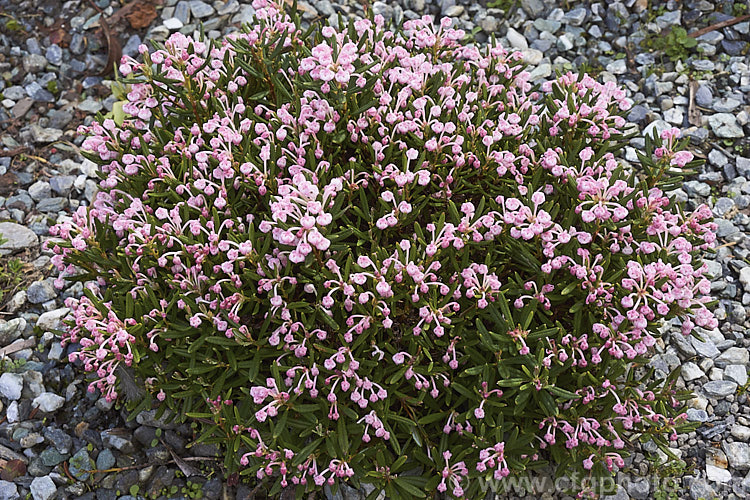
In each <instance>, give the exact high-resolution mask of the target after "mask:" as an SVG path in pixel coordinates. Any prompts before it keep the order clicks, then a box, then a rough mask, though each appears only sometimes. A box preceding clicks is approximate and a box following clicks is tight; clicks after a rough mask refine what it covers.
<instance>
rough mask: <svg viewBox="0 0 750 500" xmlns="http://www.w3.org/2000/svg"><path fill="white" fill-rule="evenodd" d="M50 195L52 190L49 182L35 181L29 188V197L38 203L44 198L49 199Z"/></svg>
mask: <svg viewBox="0 0 750 500" xmlns="http://www.w3.org/2000/svg"><path fill="white" fill-rule="evenodd" d="M51 195H52V188H50V185H49V182H46V181H36V182H35V183H34V184H32V185H31V186H29V196H31V199H33V200H34V201H37V202H38V201H40V200H42V199H44V198H49V197H50V196H51Z"/></svg>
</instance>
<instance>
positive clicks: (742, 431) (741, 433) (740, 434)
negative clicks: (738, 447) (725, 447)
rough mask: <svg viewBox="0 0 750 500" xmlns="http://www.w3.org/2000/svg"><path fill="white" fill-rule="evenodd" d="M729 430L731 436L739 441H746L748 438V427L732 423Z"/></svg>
mask: <svg viewBox="0 0 750 500" xmlns="http://www.w3.org/2000/svg"><path fill="white" fill-rule="evenodd" d="M730 432H731V434H732V437H733V438H735V439H739V440H740V441H747V440H748V439H750V427H747V426H744V425H741V424H734V425H733V426H732V430H731V431H730Z"/></svg>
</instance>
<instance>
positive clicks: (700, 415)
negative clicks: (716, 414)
mask: <svg viewBox="0 0 750 500" xmlns="http://www.w3.org/2000/svg"><path fill="white" fill-rule="evenodd" d="M685 413H687V418H688V421H690V422H707V421H708V413H706V410H698V409H696V408H688V409H687V411H686V412H685Z"/></svg>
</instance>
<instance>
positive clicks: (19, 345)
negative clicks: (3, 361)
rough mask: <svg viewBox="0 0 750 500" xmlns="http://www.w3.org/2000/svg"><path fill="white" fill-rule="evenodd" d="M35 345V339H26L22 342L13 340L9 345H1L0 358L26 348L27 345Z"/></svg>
mask: <svg viewBox="0 0 750 500" xmlns="http://www.w3.org/2000/svg"><path fill="white" fill-rule="evenodd" d="M35 345H36V339H34V338H31V339H26V340H24V341H23V342H14V343H12V344H11V345H9V346H6V347H3V348H2V349H0V358H2V357H3V356H7V355H8V354H13V353H14V352H18V351H20V350H23V349H28V348H29V347H34V346H35Z"/></svg>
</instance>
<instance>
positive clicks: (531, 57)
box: [521, 48, 544, 66]
mask: <svg viewBox="0 0 750 500" xmlns="http://www.w3.org/2000/svg"><path fill="white" fill-rule="evenodd" d="M521 53H522V54H523V61H524V62H525V63H526V64H528V65H529V66H536V65H537V64H539V63H540V62H542V59H543V58H544V54H543V53H542V51H541V50H537V49H531V48H529V49H523V50H522V51H521Z"/></svg>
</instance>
